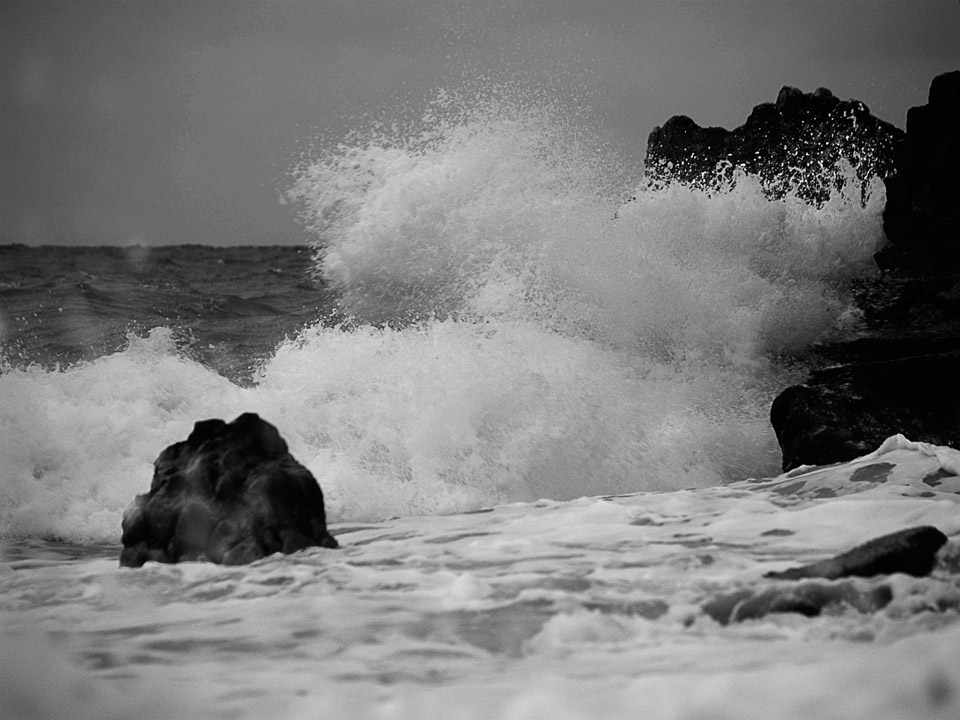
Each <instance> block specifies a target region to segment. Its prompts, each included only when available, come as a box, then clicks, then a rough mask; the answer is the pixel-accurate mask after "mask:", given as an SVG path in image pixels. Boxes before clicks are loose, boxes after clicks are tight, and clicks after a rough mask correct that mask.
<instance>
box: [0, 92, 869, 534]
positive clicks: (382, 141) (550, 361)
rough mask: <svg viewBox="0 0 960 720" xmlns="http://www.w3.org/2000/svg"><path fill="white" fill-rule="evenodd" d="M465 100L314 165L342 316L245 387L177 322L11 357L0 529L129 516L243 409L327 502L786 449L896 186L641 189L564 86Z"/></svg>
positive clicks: (595, 477)
mask: <svg viewBox="0 0 960 720" xmlns="http://www.w3.org/2000/svg"><path fill="white" fill-rule="evenodd" d="M449 102H450V101H449V99H444V100H443V102H442V103H441V106H440V108H439V109H436V110H432V111H431V112H432V113H433V114H432V115H428V116H427V117H425V118H424V120H423V122H422V123H421V124H420V127H419V129H416V128H415V129H413V130H410V129H409V128H408V129H406V130H397V131H394V130H393V129H391V130H390V131H386V130H384V129H383V128H380V129H378V130H375V131H371V132H370V133H367V134H363V133H359V132H358V133H357V134H355V135H354V136H353V137H352V138H350V139H349V141H347V142H345V143H342V144H340V145H339V146H338V147H336V148H334V149H333V150H331V151H329V152H327V153H325V154H322V155H321V156H320V157H318V158H317V159H315V160H312V161H310V162H307V163H304V164H303V165H302V166H301V167H299V168H298V169H297V171H296V176H295V180H294V182H293V185H292V188H291V190H290V193H289V196H290V198H291V199H292V200H293V201H295V202H296V203H298V205H299V208H300V211H301V216H302V218H303V220H304V223H305V224H306V225H307V226H308V227H309V228H310V229H311V230H312V232H313V233H314V236H315V243H314V246H315V252H316V258H317V262H316V268H315V271H316V273H317V274H318V275H320V276H321V277H322V279H323V280H324V282H325V284H326V285H328V286H331V287H333V288H335V290H336V293H337V297H338V304H339V317H340V318H341V319H343V322H341V323H340V324H337V325H332V324H331V323H330V322H329V321H327V322H318V323H317V324H315V325H314V326H312V327H310V328H308V329H306V330H305V331H303V332H301V333H300V335H299V336H298V337H296V338H295V339H292V340H288V341H286V342H284V343H282V344H281V345H280V346H279V347H278V348H277V350H276V352H275V354H274V355H273V357H272V358H270V359H269V360H267V361H266V362H265V363H264V364H263V366H262V367H261V368H260V370H259V371H258V373H257V376H256V378H255V383H254V384H253V386H252V387H247V388H241V387H238V386H237V385H235V384H233V383H231V382H230V381H228V380H227V379H225V378H223V377H222V376H220V375H218V374H217V373H215V372H213V371H212V370H210V369H208V368H206V367H204V366H203V365H202V364H200V363H198V362H195V361H193V360H191V359H189V358H187V357H185V356H184V354H183V353H182V352H181V351H180V350H179V349H178V348H177V346H176V342H175V340H174V336H173V333H172V332H171V331H170V330H168V329H165V328H159V329H155V330H153V331H151V333H150V334H149V335H148V336H147V337H146V338H138V337H135V336H131V337H130V338H129V343H128V347H127V348H126V349H124V350H122V351H120V352H117V353H114V354H112V355H108V356H104V357H100V358H97V359H96V360H93V361H90V362H85V363H81V364H79V365H77V366H74V367H70V368H68V369H66V370H63V371H61V372H49V371H45V370H42V369H39V368H26V369H18V370H9V371H7V372H5V373H4V374H3V375H0V467H3V468H4V472H5V476H6V479H5V482H4V484H3V486H2V489H0V526H2V527H3V528H4V531H3V532H4V533H5V534H7V535H15V536H44V537H57V538H62V539H68V540H75V541H116V540H117V539H118V538H119V528H120V517H121V514H122V511H123V508H124V507H125V506H126V504H127V503H129V502H130V500H131V499H132V497H133V495H135V494H136V493H139V492H145V491H146V489H147V488H148V487H149V481H150V477H151V474H152V469H151V464H152V462H153V459H154V458H155V457H156V455H157V454H158V453H159V451H160V450H161V449H162V448H163V447H164V446H166V445H167V444H169V443H172V442H175V441H178V440H181V439H183V438H184V437H186V435H187V434H188V433H189V431H190V428H191V427H192V424H193V422H195V421H196V420H200V419H204V418H208V417H222V418H225V419H232V418H233V417H235V416H236V415H238V414H240V413H241V412H245V411H252V412H258V413H260V414H261V415H262V416H263V417H265V418H266V419H268V420H269V421H270V422H272V423H274V424H275V425H277V427H278V428H279V430H280V432H281V434H282V435H283V436H284V437H285V438H286V440H287V442H288V444H289V445H290V448H291V452H292V453H293V454H294V456H295V457H297V459H298V460H300V461H301V462H302V463H303V464H304V465H306V466H307V467H308V469H310V471H311V472H313V473H314V475H315V476H316V477H317V478H318V480H319V481H320V483H321V486H322V487H323V489H324V493H325V495H326V498H327V505H328V509H329V516H330V519H331V521H332V522H334V523H335V522H341V521H362V520H377V519H384V518H387V517H392V516H400V515H411V514H433V513H448V512H457V511H465V510H471V509H476V508H478V507H481V506H485V505H493V504H499V503H505V502H513V501H528V500H535V499H538V498H541V497H549V498H553V499H558V500H564V499H571V498H575V497H579V496H582V495H601V494H616V493H627V492H636V491H643V490H671V489H678V488H685V487H694V486H708V485H715V484H719V483H723V482H727V481H730V480H735V479H741V478H743V477H749V476H764V475H771V474H776V472H777V471H778V465H779V451H778V448H777V446H776V441H775V438H774V437H773V432H772V430H770V428H769V424H768V422H767V411H768V407H769V403H770V401H771V400H772V398H773V396H774V395H775V393H776V391H777V390H778V389H779V387H780V386H782V384H783V383H784V382H785V381H786V380H787V378H788V377H789V376H790V372H791V370H790V363H789V362H784V361H783V358H784V357H789V356H790V355H791V354H795V353H799V352H801V351H802V350H803V349H804V348H806V347H808V346H809V345H810V343H812V342H814V341H816V340H818V339H822V338H824V337H826V336H828V335H829V334H830V333H836V332H841V331H843V327H844V326H845V324H846V325H850V324H855V321H856V310H855V308H853V307H852V306H851V303H850V298H849V284H850V282H851V280H853V279H854V278H856V277H858V276H860V275H862V274H864V273H866V272H870V271H871V268H872V262H871V258H872V255H873V253H874V252H875V251H876V250H877V249H878V247H879V245H880V244H881V242H882V239H883V235H882V230H881V221H880V213H881V211H882V207H883V191H882V184H880V183H879V181H878V182H875V183H874V184H873V185H872V186H871V188H870V192H869V193H868V195H867V196H866V200H865V201H862V198H861V195H860V190H859V186H856V188H857V189H856V192H853V191H850V192H849V193H847V192H846V191H845V190H844V188H843V187H841V188H840V189H838V190H836V191H835V192H834V194H833V195H832V196H831V197H830V198H829V200H828V201H827V202H826V203H824V204H823V205H822V206H820V207H814V206H811V205H808V204H806V203H804V202H803V201H802V200H800V199H799V198H797V197H796V196H794V195H791V194H787V195H786V196H785V197H784V198H782V199H780V200H775V201H770V200H768V199H767V198H766V197H764V194H763V191H762V189H761V188H760V186H759V184H758V183H757V182H756V181H755V180H754V179H753V178H750V177H748V176H744V175H742V174H741V175H734V177H732V178H730V179H728V180H727V181H725V184H720V185H718V186H717V187H714V188H711V189H709V190H705V189H697V188H691V187H686V186H682V185H677V184H674V185H671V186H669V187H666V188H652V187H646V188H638V189H636V190H635V191H634V192H633V193H632V194H633V195H635V197H636V199H635V200H634V201H632V202H628V203H623V202H622V198H623V197H625V196H627V195H629V194H631V193H629V192H620V191H618V190H616V189H611V188H612V187H613V186H615V185H616V183H612V182H611V180H610V178H611V177H613V176H618V177H620V176H622V168H617V167H616V163H615V161H612V160H611V159H610V157H609V156H608V155H606V154H605V153H603V152H597V146H596V145H595V144H593V143H592V142H588V141H586V140H584V138H583V136H582V135H580V134H578V131H577V128H576V125H575V124H573V123H569V122H566V121H563V119H562V118H560V119H559V120H558V118H557V116H556V114H554V113H552V112H551V111H550V110H551V109H550V108H549V107H541V106H538V107H534V108H533V109H525V108H523V107H522V106H518V104H517V103H513V104H510V103H506V104H500V103H496V102H488V103H485V104H482V105H481V106H480V107H479V108H473V109H471V110H470V111H469V112H452V111H449V107H450V106H449V105H447V104H444V103H449ZM520 105H522V104H520ZM451 116H452V117H451ZM611 163H613V164H611ZM849 186H850V187H854V186H855V184H854V183H850V184H849Z"/></svg>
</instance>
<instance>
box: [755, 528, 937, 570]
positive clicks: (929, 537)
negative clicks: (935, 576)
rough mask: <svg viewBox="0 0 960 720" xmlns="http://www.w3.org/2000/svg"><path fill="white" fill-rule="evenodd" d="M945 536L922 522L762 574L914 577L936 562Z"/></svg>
mask: <svg viewBox="0 0 960 720" xmlns="http://www.w3.org/2000/svg"><path fill="white" fill-rule="evenodd" d="M946 542H947V536H946V535H944V534H943V533H942V532H940V531H939V530H938V529H937V528H935V527H933V526H931V525H921V526H919V527H912V528H908V529H906V530H900V531H899V532H895V533H890V534H889V535H884V536H882V537H878V538H874V539H873V540H869V541H867V542H865V543H864V544H863V545H858V546H857V547H855V548H853V549H852V550H848V551H847V552H845V553H842V554H840V555H837V556H836V557H832V558H829V559H827V560H821V561H820V562H815V563H812V564H810V565H804V566H803V567H798V568H791V569H790V570H784V571H783V572H770V573H767V574H766V575H765V576H764V577H768V578H773V579H776V580H800V579H803V578H825V579H827V580H836V579H837V578H844V577H873V576H874V575H891V574H893V573H905V574H906V575H913V576H914V577H923V576H925V575H929V574H930V571H932V570H933V567H934V565H936V563H937V552H938V551H939V550H940V548H942V547H943V546H944V545H945V544H946Z"/></svg>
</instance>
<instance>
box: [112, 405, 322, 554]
mask: <svg viewBox="0 0 960 720" xmlns="http://www.w3.org/2000/svg"><path fill="white" fill-rule="evenodd" d="M122 541H123V550H122V551H121V553H120V565H121V566H124V567H139V566H141V565H143V564H144V563H145V562H147V561H150V560H153V561H156V562H165V563H175V562H180V561H185V560H208V561H210V562H215V563H223V564H225V565H240V564H243V563H249V562H252V561H253V560H257V559H259V558H262V557H265V556H267V555H271V554H273V553H276V552H282V553H291V552H295V551H297V550H302V549H303V548H307V547H311V546H320V547H326V548H335V547H337V541H336V540H335V539H334V538H333V537H332V536H331V535H330V534H329V533H328V532H327V527H326V513H325V510H324V505H323V493H322V492H321V490H320V486H319V484H317V481H316V479H314V477H313V475H311V474H310V472H309V471H308V470H307V469H306V468H305V467H303V465H301V464H300V463H298V462H297V461H296V460H294V458H293V457H292V456H291V455H290V453H289V451H288V449H287V444H286V442H284V440H283V438H282V437H280V433H279V432H278V431H277V429H276V428H275V427H274V426H273V425H271V424H270V423H268V422H265V421H264V420H262V419H261V418H260V417H259V416H258V415H256V414H253V413H245V414H243V415H240V416H239V417H238V418H236V420H234V421H233V422H231V423H225V422H224V421H223V420H216V419H215V420H204V421H202V422H198V423H196V424H195V425H194V427H193V432H191V433H190V436H189V437H188V438H187V439H186V440H185V441H182V442H178V443H174V444H173V445H170V446H169V447H167V448H166V449H165V450H163V452H161V453H160V455H159V456H158V457H157V459H156V461H155V462H154V474H153V482H152V483H151V485H150V491H149V492H148V493H146V494H144V495H138V496H137V497H136V498H134V500H133V502H132V503H131V505H130V506H129V507H128V508H127V510H126V511H125V512H124V515H123V538H122Z"/></svg>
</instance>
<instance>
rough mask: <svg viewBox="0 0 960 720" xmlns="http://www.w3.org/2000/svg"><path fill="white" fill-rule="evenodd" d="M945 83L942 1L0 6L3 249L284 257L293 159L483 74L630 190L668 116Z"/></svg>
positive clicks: (295, 239) (951, 10) (922, 97)
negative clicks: (566, 129) (617, 159)
mask: <svg viewBox="0 0 960 720" xmlns="http://www.w3.org/2000/svg"><path fill="white" fill-rule="evenodd" d="M958 68H960V2H958V0H827V1H821V0H791V1H789V2H781V0H696V1H694V0H689V1H688V0H654V1H646V0H0V243H11V242H21V243H27V244H33V245H39V244H52V245H74V244H97V245H100V244H143V245H159V244H170V243H205V244H214V245H236V244H264V245H272V244H303V243H305V242H306V241H307V232H306V230H305V229H304V228H303V227H302V226H301V225H300V224H299V223H298V222H297V219H296V216H295V211H294V209H293V207H291V206H290V205H287V204H283V203H281V202H280V198H281V195H282V192H283V190H284V188H285V187H286V186H287V184H288V183H289V181H290V173H291V171H292V168H293V167H294V166H295V164H296V163H297V161H298V160H299V159H301V158H302V157H304V153H309V152H311V151H314V152H316V151H317V150H316V149H317V148H318V147H322V146H323V143H325V142H332V141H335V140H336V139H339V138H342V137H344V135H345V133H347V132H349V130H350V129H351V128H353V127H356V126H357V125H358V124H360V123H362V122H364V121H365V120H364V119H365V118H366V119H369V117H371V116H374V117H377V118H381V119H384V120H386V121H388V122H389V121H390V120H391V119H393V118H394V117H401V116H404V114H407V115H409V114H410V113H411V112H413V113H416V112H418V110H420V109H422V108H423V107H424V105H425V103H426V102H427V101H428V100H429V99H430V98H432V97H435V96H436V94H437V92H438V91H441V90H447V91H456V90H462V89H464V88H466V89H467V90H469V88H471V87H476V86H477V85H478V84H480V83H481V79H482V83H485V84H487V85H489V84H491V83H492V84H495V85H496V84H501V85H504V86H509V85H511V84H515V83H520V84H523V86H524V87H527V88H538V89H542V92H543V93H544V94H548V95H552V96H556V97H557V98H558V100H559V101H560V102H561V103H567V104H570V105H576V106H578V107H586V108H589V112H588V113H581V115H582V116H583V117H585V118H589V123H590V124H591V125H592V127H591V128H589V129H590V131H591V132H594V133H597V134H599V135H601V136H603V137H604V138H605V140H606V141H607V142H608V144H609V145H610V146H611V147H612V148H614V149H615V150H616V152H617V153H618V154H619V155H620V156H621V157H622V158H623V159H624V161H625V163H626V165H627V167H629V168H635V179H636V180H639V178H640V176H641V173H642V160H643V154H644V150H645V145H646V138H647V135H648V134H649V132H650V131H651V130H652V129H653V128H654V127H655V126H657V125H660V124H662V123H663V122H664V121H666V120H667V119H668V118H669V117H671V116H672V115H676V114H685V115H689V116H690V117H692V118H694V119H695V120H696V121H697V122H699V123H700V124H701V125H720V126H724V127H728V128H733V127H736V126H737V125H740V124H742V123H743V121H744V120H745V119H746V117H747V115H748V114H749V112H750V109H751V108H752V107H753V106H754V105H757V104H759V103H761V102H770V101H773V100H774V99H775V98H776V96H777V92H778V91H779V89H780V88H781V87H782V86H784V85H792V86H795V87H799V88H801V89H802V90H804V91H807V92H810V91H813V90H814V89H816V88H817V87H821V86H822V87H827V88H829V89H830V90H832V91H833V93H834V94H835V95H837V96H838V97H841V98H844V99H846V98H856V99H858V100H861V101H863V102H865V103H866V104H867V105H868V107H869V108H870V109H871V111H872V112H873V113H874V114H875V115H877V116H879V117H881V118H883V119H884V120H887V121H889V122H892V123H893V124H895V125H898V126H900V127H903V126H904V124H905V118H906V111H907V109H908V108H909V107H911V106H915V105H922V104H924V103H925V102H926V99H927V91H928V89H929V85H930V81H931V80H932V79H933V77H935V76H936V75H938V74H940V73H942V72H946V71H949V70H954V69H958ZM539 91H540V90H538V92H539ZM318 138H321V140H318Z"/></svg>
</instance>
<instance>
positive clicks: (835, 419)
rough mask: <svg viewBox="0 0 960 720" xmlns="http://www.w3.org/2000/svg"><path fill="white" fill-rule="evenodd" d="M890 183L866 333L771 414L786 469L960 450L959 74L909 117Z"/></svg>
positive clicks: (947, 77)
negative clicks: (909, 444)
mask: <svg viewBox="0 0 960 720" xmlns="http://www.w3.org/2000/svg"><path fill="white" fill-rule="evenodd" d="M884 182H885V183H886V189H887V204H886V208H885V210H884V232H885V233H886V235H887V238H888V240H889V241H890V242H889V244H888V245H887V246H886V247H884V248H883V249H882V250H881V251H880V252H879V253H878V254H877V264H878V266H879V268H880V269H881V275H880V276H879V277H878V278H875V279H867V280H864V281H863V282H862V283H861V285H860V287H859V289H858V291H857V293H856V297H855V301H856V304H857V306H858V307H859V308H860V309H861V310H862V311H863V316H864V321H865V329H864V332H863V333H861V337H859V338H858V339H857V340H856V341H852V342H847V343H838V344H833V345H824V346H820V347H818V348H816V353H817V354H818V355H819V357H820V358H821V361H822V362H823V363H824V364H833V365H836V364H838V363H839V366H837V367H832V368H830V369H827V370H821V371H818V372H814V373H812V374H811V375H810V376H809V377H808V378H807V380H806V381H805V382H804V383H803V384H802V385H797V386H793V387H790V388H787V389H786V390H784V391H783V393H781V394H780V395H779V396H778V397H777V398H776V399H775V400H774V402H773V405H772V407H771V411H770V419H771V422H772V424H773V426H774V430H775V431H776V433H777V439H778V441H779V442H780V447H781V449H782V451H783V467H784V469H785V470H789V469H792V468H795V467H797V466H799V465H802V464H808V465H825V464H830V463H835V462H843V461H847V460H852V459H854V458H855V457H857V456H859V455H862V454H864V453H865V452H869V451H871V450H874V449H876V447H877V446H878V445H879V444H880V443H881V442H883V440H884V439H885V438H887V437H889V436H890V435H894V434H897V433H901V434H903V435H905V436H907V437H909V438H911V439H912V440H920V441H924V442H931V443H936V444H939V445H948V446H951V447H955V448H960V242H958V240H960V202H958V201H957V198H958V197H960V71H955V72H950V73H946V74H944V75H940V76H938V77H937V78H935V79H934V80H933V82H932V84H931V86H930V96H929V102H928V104H927V105H925V106H923V107H918V108H911V110H910V111H909V112H908V114H907V132H906V135H905V136H904V137H903V139H902V141H899V142H897V144H896V153H895V157H894V172H893V173H890V174H888V175H886V176H884Z"/></svg>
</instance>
